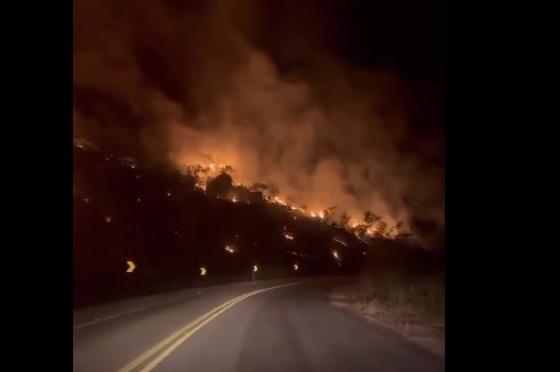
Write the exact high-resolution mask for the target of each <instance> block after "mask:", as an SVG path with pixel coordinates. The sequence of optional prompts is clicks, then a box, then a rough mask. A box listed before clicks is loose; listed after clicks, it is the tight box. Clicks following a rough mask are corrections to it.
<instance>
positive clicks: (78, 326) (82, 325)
mask: <svg viewBox="0 0 560 372" xmlns="http://www.w3.org/2000/svg"><path fill="white" fill-rule="evenodd" d="M149 307H150V306H142V307H137V308H135V309H132V310H128V311H125V312H122V313H118V314H114V315H110V316H107V317H105V318H95V319H93V320H90V321H89V322H85V323H82V324H78V325H75V326H74V327H73V328H74V329H80V328H84V327H88V326H91V325H94V324H97V323H99V322H104V321H106V320H111V319H114V318H118V317H121V316H123V315H128V314H132V313H135V312H138V311H142V310H144V309H147V308H149Z"/></svg>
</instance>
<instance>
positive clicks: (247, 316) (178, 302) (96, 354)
mask: <svg viewBox="0 0 560 372" xmlns="http://www.w3.org/2000/svg"><path fill="white" fill-rule="evenodd" d="M332 280H333V279H291V280H271V281H270V280H269V281H256V282H248V283H238V284H230V285H224V286H215V287H208V288H199V289H188V290H184V291H181V292H176V293H172V294H166V295H158V296H152V297H148V298H140V299H132V300H128V301H123V302H121V303H116V304H111V305H108V306H103V307H97V308H91V309H85V310H81V311H79V312H76V313H75V314H74V371H75V372H88V371H91V372H105V371H107V372H109V371H114V372H117V371H118V372H138V371H143V372H148V371H158V372H163V371H169V372H172V371H193V372H207V371H208V372H211V371H225V372H233V371H239V372H264V371H267V372H272V371H282V372H285V371H302V372H303V371H317V372H328V371H333V372H341V371H368V372H371V371H387V372H391V371H394V372H407V371H411V372H412V371H418V372H421V371H422V372H423V371H431V372H436V371H442V370H443V368H442V362H441V360H440V359H439V358H438V357H436V356H435V355H433V354H431V353H429V352H427V351H425V350H424V349H421V348H419V347H417V346H416V345H414V344H412V343H410V342H409V341H407V340H406V339H404V338H403V337H401V336H399V335H398V334H396V333H394V332H392V331H389V330H387V329H385V328H383V327H380V326H376V325H375V324H372V323H370V322H367V321H365V320H364V319H362V318H360V317H358V316H355V315H352V314H349V313H346V312H345V311H342V310H338V309H336V308H334V307H333V306H331V305H330V304H329V303H328V302H327V301H326V299H325V293H326V291H327V290H328V288H329V285H331V284H332ZM296 283H297V284H296Z"/></svg>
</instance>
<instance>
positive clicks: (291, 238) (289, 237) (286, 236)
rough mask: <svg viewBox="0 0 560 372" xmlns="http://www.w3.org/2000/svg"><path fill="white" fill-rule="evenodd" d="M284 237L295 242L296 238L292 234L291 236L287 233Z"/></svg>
mask: <svg viewBox="0 0 560 372" xmlns="http://www.w3.org/2000/svg"><path fill="white" fill-rule="evenodd" d="M284 237H285V238H286V239H288V240H294V236H293V235H292V234H290V233H285V234H284Z"/></svg>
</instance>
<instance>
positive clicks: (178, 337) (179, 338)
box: [118, 283, 299, 372]
mask: <svg viewBox="0 0 560 372" xmlns="http://www.w3.org/2000/svg"><path fill="white" fill-rule="evenodd" d="M297 284H299V283H290V284H283V285H278V286H274V287H269V288H263V289H259V290H256V291H252V292H248V293H245V294H242V295H239V296H237V297H235V298H232V299H231V300H229V301H226V302H224V303H223V304H221V305H219V306H217V307H215V308H213V309H212V310H210V311H208V312H207V313H205V314H203V315H201V316H200V317H198V318H197V319H195V320H193V321H192V322H189V323H188V324H187V325H185V326H184V327H182V328H180V329H179V330H177V331H175V332H173V333H172V334H171V335H170V336H168V337H166V338H164V339H163V340H161V341H160V342H159V343H157V344H156V345H154V346H152V347H151V348H150V349H148V350H146V351H144V352H143V353H142V354H140V355H139V356H138V357H136V358H134V359H133V360H132V361H130V362H129V363H128V364H126V365H125V366H124V367H122V368H121V369H119V371H118V372H131V371H133V370H134V369H135V368H136V367H138V366H140V365H141V364H143V363H145V362H146V361H148V359H149V358H150V357H152V356H153V355H155V357H154V358H153V359H152V360H151V361H150V362H149V363H148V364H147V365H145V366H144V367H143V368H142V369H139V371H140V372H149V371H151V370H152V369H154V368H155V367H156V366H157V365H158V364H159V363H161V361H162V360H163V359H165V358H166V357H167V356H169V354H171V353H172V352H173V351H174V350H175V349H177V348H178V347H179V346H180V345H181V344H182V343H183V342H185V341H186V340H187V339H188V338H190V337H191V336H192V335H193V334H195V333H196V332H197V331H198V330H199V329H200V328H202V327H203V326H205V325H206V324H208V323H209V322H210V321H212V320H213V319H215V318H217V317H218V316H220V315H221V314H222V313H224V312H225V311H226V310H227V309H229V308H230V307H232V306H234V305H235V304H237V303H238V302H241V301H243V300H245V299H247V298H249V297H251V296H254V295H257V294H259V293H262V292H266V291H270V290H273V289H277V288H283V287H290V286H293V285H297ZM168 345H169V346H168ZM158 353H159V354H158Z"/></svg>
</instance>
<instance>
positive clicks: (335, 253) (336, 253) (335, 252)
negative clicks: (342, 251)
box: [332, 250, 340, 261]
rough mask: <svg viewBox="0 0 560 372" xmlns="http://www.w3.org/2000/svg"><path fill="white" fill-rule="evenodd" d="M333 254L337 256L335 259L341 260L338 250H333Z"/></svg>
mask: <svg viewBox="0 0 560 372" xmlns="http://www.w3.org/2000/svg"><path fill="white" fill-rule="evenodd" d="M332 255H333V257H334V258H335V260H337V261H340V255H339V254H338V252H337V251H336V250H334V251H332Z"/></svg>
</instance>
